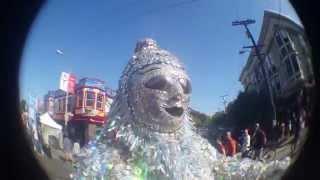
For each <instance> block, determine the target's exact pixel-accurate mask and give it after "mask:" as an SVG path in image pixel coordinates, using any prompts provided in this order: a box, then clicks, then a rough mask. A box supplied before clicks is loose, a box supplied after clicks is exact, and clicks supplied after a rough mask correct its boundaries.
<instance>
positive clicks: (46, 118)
mask: <svg viewBox="0 0 320 180" xmlns="http://www.w3.org/2000/svg"><path fill="white" fill-rule="evenodd" d="M40 123H42V124H45V125H47V126H50V127H52V128H55V129H59V130H61V129H62V126H61V125H60V124H58V123H56V122H55V121H54V120H53V119H52V118H51V117H50V115H49V113H44V114H43V115H41V116H40Z"/></svg>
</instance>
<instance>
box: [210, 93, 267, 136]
mask: <svg viewBox="0 0 320 180" xmlns="http://www.w3.org/2000/svg"><path fill="white" fill-rule="evenodd" d="M212 119H213V120H211V122H212V123H211V124H210V125H209V128H210V129H211V130H212V129H215V128H216V127H218V126H219V127H224V128H229V129H235V130H240V129H244V128H251V127H253V126H254V124H255V123H256V122H258V123H260V124H261V125H262V127H265V128H268V127H269V126H270V125H271V119H272V106H271V104H270V100H269V96H268V95H266V93H263V92H261V93H257V92H255V91H252V92H240V93H239V94H238V96H237V98H236V99H235V100H234V101H233V102H231V103H229V105H228V106H227V108H226V112H217V113H215V114H214V115H213V116H212Z"/></svg>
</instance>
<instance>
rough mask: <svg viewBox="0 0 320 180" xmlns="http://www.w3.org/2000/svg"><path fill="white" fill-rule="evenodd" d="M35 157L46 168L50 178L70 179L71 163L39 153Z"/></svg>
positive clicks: (57, 179)
mask: <svg viewBox="0 0 320 180" xmlns="http://www.w3.org/2000/svg"><path fill="white" fill-rule="evenodd" d="M36 157H37V158H38V160H39V161H40V163H41V164H42V167H44V169H45V170H46V172H47V174H48V175H49V177H50V179H52V180H70V179H71V178H70V173H71V172H72V169H73V168H72V165H71V163H70V162H64V161H63V160H62V159H59V158H49V157H47V156H43V155H40V154H36Z"/></svg>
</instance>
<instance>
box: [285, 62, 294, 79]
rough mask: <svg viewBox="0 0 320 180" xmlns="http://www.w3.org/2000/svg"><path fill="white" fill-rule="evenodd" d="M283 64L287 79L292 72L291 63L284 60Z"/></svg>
mask: <svg viewBox="0 0 320 180" xmlns="http://www.w3.org/2000/svg"><path fill="white" fill-rule="evenodd" d="M285 64H286V69H287V74H288V77H291V76H292V75H293V71H292V68H291V63H290V60H289V58H288V59H286V61H285Z"/></svg>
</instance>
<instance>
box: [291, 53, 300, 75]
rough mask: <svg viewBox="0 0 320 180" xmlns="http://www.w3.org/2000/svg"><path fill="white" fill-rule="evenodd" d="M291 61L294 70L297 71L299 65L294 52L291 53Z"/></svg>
mask: <svg viewBox="0 0 320 180" xmlns="http://www.w3.org/2000/svg"><path fill="white" fill-rule="evenodd" d="M291 62H292V66H293V69H294V71H295V72H299V65H298V61H297V56H296V54H293V55H291Z"/></svg>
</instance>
